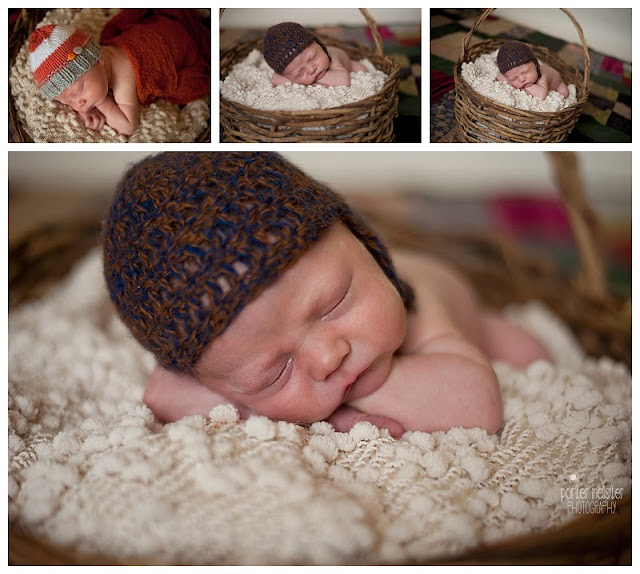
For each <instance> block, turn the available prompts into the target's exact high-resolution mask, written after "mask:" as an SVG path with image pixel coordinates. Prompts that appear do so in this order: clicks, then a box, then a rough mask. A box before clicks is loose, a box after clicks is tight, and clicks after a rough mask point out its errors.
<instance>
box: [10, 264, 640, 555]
mask: <svg viewBox="0 0 640 574" xmlns="http://www.w3.org/2000/svg"><path fill="white" fill-rule="evenodd" d="M510 313H511V316H512V317H513V318H514V320H517V321H519V322H520V324H522V325H524V326H525V327H526V328H528V329H530V330H531V331H532V332H535V333H536V334H537V335H538V336H539V337H541V338H542V339H543V340H544V341H545V342H546V343H547V345H548V347H549V349H550V350H551V351H552V352H553V354H554V356H555V364H554V366H551V365H550V364H547V363H544V362H540V363H535V364H533V365H532V366H531V367H530V368H529V369H528V370H526V371H524V372H519V371H515V370H513V369H510V368H509V367H507V366H505V365H500V364H496V365H495V368H496V371H497V374H498V378H499V382H500V387H501V390H502V393H503V397H504V405H505V422H504V426H503V428H502V429H501V430H500V431H499V432H498V433H497V434H496V435H487V434H486V432H484V431H482V430H479V429H469V430H464V429H460V428H454V429H451V430H450V431H448V432H435V433H422V432H407V433H405V435H404V436H403V437H402V438H401V439H399V440H394V439H393V438H391V437H390V436H389V435H388V433H387V432H386V431H379V430H378V429H376V428H375V427H373V426H371V425H369V424H366V423H360V424H358V425H356V426H355V427H354V428H353V429H352V431H351V432H349V433H337V432H335V431H334V430H333V428H332V427H331V426H330V425H329V424H327V423H316V424H314V425H312V426H311V427H310V428H303V427H300V426H297V425H294V424H292V423H285V422H275V421H272V420H269V419H267V418H264V417H253V418H250V419H249V420H248V421H240V420H238V417H237V413H236V411H235V409H234V408H232V407H231V406H220V407H217V408H215V409H214V410H213V411H212V412H211V413H210V417H209V418H204V417H200V416H194V417H190V418H185V419H183V420H181V421H178V422H176V423H173V424H167V425H161V424H160V423H158V422H157V421H156V420H155V419H154V417H153V416H152V414H151V412H150V411H149V410H148V409H147V408H146V407H145V406H143V405H142V404H141V402H140V400H141V397H142V392H143V386H144V381H145V378H146V376H147V375H148V373H149V372H150V370H151V369H152V366H153V360H152V358H151V357H150V356H149V355H148V354H147V353H146V352H145V351H142V350H141V348H140V347H139V346H138V345H137V344H136V343H135V342H134V341H133V340H132V339H131V337H130V336H129V335H128V334H127V332H126V331H125V329H124V327H123V326H122V324H121V323H120V321H119V320H118V318H117V317H116V315H115V312H114V311H113V310H112V308H111V306H110V304H109V300H108V295H107V293H106V289H105V288H104V287H103V280H102V275H101V262H100V258H99V255H98V253H97V252H93V253H90V254H89V255H87V256H86V257H85V258H84V259H83V260H82V261H80V262H79V263H78V265H77V266H76V268H75V269H74V270H73V271H72V273H71V274H70V275H69V277H68V278H67V279H66V280H65V281H64V282H63V283H60V284H59V285H58V286H57V287H56V288H55V290H53V291H51V292H49V293H48V294H47V295H45V296H44V297H43V298H41V299H39V300H36V301H33V302H30V303H28V304H24V305H22V306H21V307H19V308H18V309H16V310H14V311H12V312H11V313H10V315H9V356H8V358H9V403H8V404H9V416H8V420H9V458H8V472H9V478H8V495H9V506H8V511H9V523H10V525H11V526H12V527H14V528H18V529H20V530H24V531H26V532H28V533H30V534H31V535H33V536H34V537H36V538H38V539H40V540H44V541H48V542H49V543H51V544H54V545H57V546H61V547H64V548H67V549H69V550H72V551H74V552H82V553H89V554H99V555H106V556H110V557H111V559H112V560H117V561H120V562H127V561H129V562H131V561H136V562H153V563H158V562H161V563H192V564H206V563H215V564H355V563H403V562H408V561H426V560H429V559H434V558H436V557H446V556H451V555H454V554H458V553H462V552H464V551H466V550H469V549H471V548H472V547H476V546H478V545H481V544H488V543H491V542H495V541H498V540H502V539H505V538H508V537H511V536H514V535H519V534H526V533H531V532H537V531H541V530H545V529H548V528H552V527H557V526H559V525H561V524H564V523H566V522H568V521H570V520H571V519H573V518H575V517H576V516H577V514H578V513H580V512H604V511H606V508H610V509H611V508H613V510H614V511H615V504H616V500H619V497H620V496H621V495H623V494H627V493H629V492H630V487H631V480H630V476H631V446H630V421H631V376H630V373H629V371H628V370H627V369H626V367H624V366H623V365H621V364H618V363H615V362H613V361H611V360H609V359H607V358H602V359H600V360H593V359H588V358H585V356H584V355H583V352H582V351H581V349H580V348H579V346H578V345H577V343H576V341H575V340H574V339H573V338H572V336H571V335H570V333H569V331H568V329H567V328H566V326H565V325H564V324H563V323H562V322H560V321H559V320H558V319H557V318H556V317H555V316H553V315H551V314H550V313H549V312H548V311H547V310H546V309H545V308H544V307H542V306H540V305H539V304H531V305H528V306H525V307H520V308H518V309H514V310H512V311H510ZM579 489H584V490H579ZM578 491H579V492H586V493H587V494H588V499H587V498H580V499H578V496H577V495H574V494H573V493H576V492H578ZM606 505H609V506H606Z"/></svg>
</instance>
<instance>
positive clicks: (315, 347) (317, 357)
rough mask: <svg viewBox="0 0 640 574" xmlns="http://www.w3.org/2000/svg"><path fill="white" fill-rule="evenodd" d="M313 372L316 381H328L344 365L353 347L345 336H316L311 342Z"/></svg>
mask: <svg viewBox="0 0 640 574" xmlns="http://www.w3.org/2000/svg"><path fill="white" fill-rule="evenodd" d="M310 345H311V350H312V365H311V369H312V373H313V378H314V379H315V380H316V381H326V380H327V379H328V378H329V377H330V376H331V375H332V374H333V373H335V372H336V371H337V370H338V369H339V368H340V365H342V363H343V361H344V359H345V357H346V356H347V355H348V354H349V353H350V351H351V347H350V346H349V343H348V342H347V341H346V340H345V339H344V338H343V337H327V338H324V339H321V338H315V339H314V340H313V341H311V342H310Z"/></svg>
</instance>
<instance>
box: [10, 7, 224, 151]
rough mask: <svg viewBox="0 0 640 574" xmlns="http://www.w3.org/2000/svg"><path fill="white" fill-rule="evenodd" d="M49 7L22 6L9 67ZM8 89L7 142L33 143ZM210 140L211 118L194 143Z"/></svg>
mask: <svg viewBox="0 0 640 574" xmlns="http://www.w3.org/2000/svg"><path fill="white" fill-rule="evenodd" d="M49 10H50V9H49V8H29V9H26V8H23V9H22V10H21V11H20V14H19V15H18V17H17V19H16V21H15V23H14V25H13V26H12V27H11V28H10V30H9V69H11V66H13V63H14V61H15V59H16V56H17V55H18V52H19V51H20V49H21V48H22V46H23V45H24V43H25V42H26V41H27V38H28V37H29V36H30V35H31V33H32V32H33V31H34V30H35V29H36V28H37V27H38V24H39V23H40V22H41V21H42V19H43V18H44V17H45V15H46V14H47V12H48V11H49ZM8 90H9V143H33V139H32V138H31V136H30V135H29V134H28V133H27V132H26V130H25V129H24V127H23V125H22V122H21V121H20V119H19V118H18V113H17V112H16V108H15V104H14V101H13V97H12V95H11V86H10V84H8ZM209 142H211V119H209V122H208V124H207V127H206V128H205V129H204V130H203V131H202V132H200V133H199V134H198V137H197V139H196V143H209Z"/></svg>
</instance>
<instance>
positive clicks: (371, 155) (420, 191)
mask: <svg viewBox="0 0 640 574" xmlns="http://www.w3.org/2000/svg"><path fill="white" fill-rule="evenodd" d="M213 153H215V152H213ZM282 153H283V155H284V156H286V157H287V158H288V159H290V160H291V161H292V162H293V163H295V164H296V165H298V166H299V167H301V168H302V169H303V170H305V171H306V172H307V173H309V174H311V175H312V176H313V177H315V178H316V179H318V180H320V181H322V182H324V183H327V184H329V185H330V186H332V187H333V188H335V189H336V190H337V191H339V192H341V193H343V194H345V195H346V196H347V198H348V199H349V200H350V201H351V202H352V203H353V204H354V205H355V206H356V207H357V208H358V209H361V210H362V211H365V212H371V213H373V214H374V215H375V216H376V217H383V218H389V219H393V221H394V222H396V223H400V224H401V225H405V224H406V225H407V226H408V227H414V228H416V229H421V228H423V229H427V230H429V231H430V232H440V231H442V232H446V233H451V232H453V233H460V234H470V233H473V234H480V235H482V234H498V235H500V236H502V237H505V238H508V239H509V240H510V241H513V242H515V243H516V244H518V245H520V246H522V247H523V248H524V249H526V250H529V251H531V252H537V253H541V254H543V255H544V256H545V257H550V258H553V259H554V260H555V261H556V262H557V263H558V264H559V265H560V266H562V267H565V268H567V269H568V270H571V269H573V268H574V267H575V265H576V253H575V249H574V243H573V238H572V233H571V230H570V227H569V224H568V219H567V214H566V212H565V210H564V207H563V205H562V203H561V201H560V197H559V193H558V188H557V185H556V181H555V177H554V170H553V167H552V163H551V161H550V156H549V154H548V152H541V151H505V152H500V151H488V152H487V151H478V152H475V151H455V152H447V151H443V152H439V151H429V152H393V151H391V152H390V151H367V152H360V151H340V152H334V151H316V152H307V151H291V152H289V151H287V152H282ZM146 155H149V152H121V151H113V152H109V151H107V152H104V151H100V152H93V151H80V152H78V151H46V152H40V151H29V152H22V151H10V152H9V153H8V156H9V165H8V175H9V241H10V247H11V246H12V245H13V246H15V245H17V244H18V243H19V242H20V241H21V240H23V239H24V238H26V237H28V236H29V234H30V233H33V231H34V230H37V229H41V228H42V227H43V226H45V225H54V226H60V225H65V224H66V223H68V222H72V221H74V220H78V219H82V218H100V217H101V215H102V213H103V212H104V210H105V209H106V207H107V206H108V203H109V201H110V197H111V195H112V193H113V190H114V188H115V186H116V184H117V181H118V179H119V178H120V176H121V174H122V173H123V172H124V171H125V170H126V169H127V166H129V165H131V164H132V163H134V162H136V161H138V160H140V159H141V158H143V157H145V156H146ZM576 156H577V162H578V174H579V178H580V180H581V183H582V186H583V188H584V193H585V195H586V197H587V198H588V200H589V202H590V204H591V205H592V207H593V209H594V210H595V212H596V214H597V216H598V219H599V221H600V225H601V228H602V241H603V244H604V247H605V249H606V253H607V259H608V267H609V276H610V281H611V283H612V285H615V286H620V287H623V288H626V287H627V286H630V284H631V283H630V282H631V153H630V152H608V151H593V152H591V151H588V152H576Z"/></svg>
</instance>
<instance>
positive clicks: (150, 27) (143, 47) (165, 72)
mask: <svg viewBox="0 0 640 574" xmlns="http://www.w3.org/2000/svg"><path fill="white" fill-rule="evenodd" d="M210 60H211V53H210V33H209V30H208V29H207V27H206V26H205V25H204V24H203V22H202V20H201V18H200V16H199V15H198V13H197V12H196V11H194V10H181V9H147V8H135V9H123V10H121V11H120V12H119V13H118V14H116V15H115V16H114V17H113V18H111V19H110V20H109V21H108V22H107V23H106V24H105V26H104V28H103V30H102V34H101V36H100V45H98V44H97V43H96V42H94V41H93V40H92V39H91V37H90V36H89V35H88V34H86V33H84V32H83V31H82V30H78V29H76V28H74V27H73V26H68V25H54V24H49V25H46V26H42V27H40V28H37V29H36V30H35V31H34V32H33V33H32V34H31V36H30V38H29V62H30V65H31V69H32V71H33V74H34V77H35V80H36V82H37V84H38V87H39V88H40V90H41V92H42V93H43V94H44V96H45V97H46V98H47V99H49V100H56V101H59V102H61V103H63V104H65V105H68V106H70V107H71V108H73V109H74V110H75V111H76V112H77V113H78V115H80V117H81V118H82V120H83V121H84V123H85V125H86V127H87V128H89V129H93V130H101V129H102V128H103V127H104V125H105V124H106V125H109V126H111V127H112V128H113V129H114V130H116V131H117V132H118V133H121V134H125V135H131V134H132V133H133V132H134V131H135V130H136V128H137V126H138V116H139V106H140V105H147V104H150V103H152V102H153V101H155V100H156V99H158V98H161V99H164V100H167V101H169V102H171V103H174V104H179V105H183V104H187V103H189V102H192V101H195V100H198V99H200V98H202V97H204V96H206V95H207V94H208V93H209V91H210Z"/></svg>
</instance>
